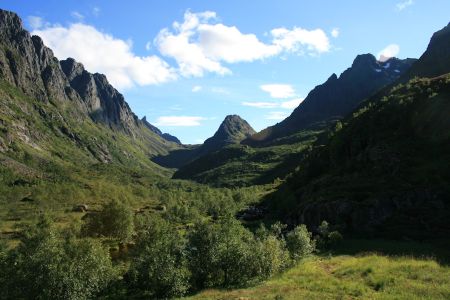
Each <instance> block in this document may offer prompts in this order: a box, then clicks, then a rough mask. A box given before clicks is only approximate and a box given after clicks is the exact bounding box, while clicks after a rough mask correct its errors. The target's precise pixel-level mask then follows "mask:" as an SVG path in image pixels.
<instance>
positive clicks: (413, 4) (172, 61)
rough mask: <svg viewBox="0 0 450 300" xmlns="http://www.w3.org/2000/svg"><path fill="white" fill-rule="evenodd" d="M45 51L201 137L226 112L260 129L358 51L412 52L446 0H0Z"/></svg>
mask: <svg viewBox="0 0 450 300" xmlns="http://www.w3.org/2000/svg"><path fill="white" fill-rule="evenodd" d="M0 8H2V9H7V10H11V11H14V12H16V13H17V14H18V15H19V16H20V17H21V18H22V20H23V23H24V26H25V27H26V29H28V30H29V31H30V32H32V34H37V35H39V36H41V37H42V38H43V40H44V42H45V44H46V45H47V46H49V47H50V48H52V49H53V51H54V53H55V55H56V57H58V58H59V59H65V58H67V57H73V58H75V59H76V60H77V61H79V62H81V63H83V65H84V66H85V68H86V69H87V70H88V71H90V72H92V73H95V72H98V73H104V74H105V75H106V76H107V77H108V80H109V81H110V82H111V83H112V84H113V85H114V87H116V88H117V89H118V90H119V91H120V92H121V93H122V94H123V95H124V96H125V99H126V101H127V102H128V103H129V105H130V107H131V108H132V110H133V111H134V113H135V114H137V115H138V116H139V117H140V118H142V117H143V116H146V117H147V120H148V121H150V122H151V123H152V124H154V125H156V126H157V127H159V128H160V129H161V130H162V131H163V132H168V133H170V134H173V135H175V136H177V137H178V138H179V139H180V140H181V141H182V142H183V143H185V144H196V143H202V142H203V141H204V140H205V139H206V138H208V137H210V136H212V135H213V134H214V132H215V131H216V130H217V128H218V126H219V125H220V123H221V122H222V120H223V119H224V118H225V116H226V115H229V114H238V115H240V116H241V117H242V118H244V119H245V120H247V121H248V122H249V123H250V125H252V127H253V128H254V129H255V130H257V131H259V130H262V129H264V128H266V127H267V126H271V125H274V124H276V123H278V122H280V121H281V120H283V119H284V118H286V117H287V116H288V115H289V114H290V113H291V112H292V110H293V109H294V108H295V107H297V106H298V105H299V104H300V103H301V101H302V100H303V99H304V98H305V97H306V96H307V95H308V92H309V91H310V90H311V89H313V88H314V87H315V86H316V85H318V84H321V83H323V82H324V81H325V80H326V79H327V78H328V77H329V76H330V75H332V74H333V73H336V74H337V75H339V74H340V73H342V72H343V71H344V70H345V69H346V68H348V67H350V66H351V64H352V61H353V59H354V58H355V57H356V55H358V54H363V53H372V54H374V55H375V56H376V57H377V58H378V57H380V55H384V56H386V57H392V56H395V57H399V58H406V57H414V58H418V57H420V55H421V54H422V53H423V52H424V51H425V49H426V47H427V45H428V42H429V40H430V38H431V36H432V34H433V32H435V31H437V30H439V29H441V28H442V27H444V26H445V25H447V24H448V22H449V21H450V18H449V14H448V12H449V11H450V1H448V0H433V1H429V0H428V1H427V0H379V1H361V0H358V1H356V0H355V1H325V0H315V1H303V0H278V1H267V0H258V1H256V0H249V1H243V0H240V1H235V0H227V1H202V0H172V1H145V0H133V1H111V0H108V1H107V0H98V1H84V0H77V1H72V0H68V1H60V0H58V1H55V0H46V1H39V0H34V1H28V0H0Z"/></svg>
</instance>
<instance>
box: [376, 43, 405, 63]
mask: <svg viewBox="0 0 450 300" xmlns="http://www.w3.org/2000/svg"><path fill="white" fill-rule="evenodd" d="M399 52H400V46H399V45H397V44H390V45H387V46H386V47H385V48H384V49H383V50H381V51H380V52H378V54H377V57H378V60H379V61H386V60H388V59H389V58H391V57H396V56H397V55H398V53H399Z"/></svg>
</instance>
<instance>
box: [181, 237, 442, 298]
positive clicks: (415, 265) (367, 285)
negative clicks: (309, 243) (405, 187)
mask: <svg viewBox="0 0 450 300" xmlns="http://www.w3.org/2000/svg"><path fill="white" fill-rule="evenodd" d="M354 242H355V241H353V243H354ZM379 242H380V243H381V244H383V247H384V248H385V249H387V250H388V251H387V252H391V251H390V250H393V249H394V248H396V246H398V247H397V249H402V248H405V247H408V244H410V246H411V247H412V248H410V249H409V250H410V251H413V252H416V255H419V256H416V257H414V256H412V255H394V254H390V255H387V254H382V253H381V252H377V253H375V252H360V253H358V254H352V255H349V254H337V255H333V256H332V255H321V256H312V257H310V258H308V259H305V260H304V261H303V262H301V263H300V264H298V265H297V266H296V267H294V268H292V269H290V270H289V271H287V272H286V273H284V274H282V275H279V276H276V277H274V278H272V279H271V280H269V281H266V282H264V283H261V284H259V285H256V286H254V287H250V288H246V289H237V290H206V291H203V292H201V293H199V294H197V295H195V296H192V297H190V298H188V299H191V300H200V299H201V300H206V299H246V300H247V299H248V300H250V299H277V300H281V299H285V300H287V299H408V300H409V299H450V266H449V264H448V261H447V260H445V259H444V260H443V261H442V260H441V259H442V258H441V257H439V255H438V256H437V257H428V258H427V257H426V256H423V257H421V254H417V253H426V252H428V251H427V249H426V247H422V246H421V245H420V244H419V245H416V244H414V245H413V244H412V243H403V242H399V243H398V244H397V243H396V242H383V241H379ZM346 243H347V242H346ZM361 243H363V244H364V245H363V246H370V245H368V244H374V243H376V242H375V241H362V242H361ZM347 245H348V244H347ZM351 248H352V246H351V245H350V247H349V248H348V249H349V250H351ZM416 250H417V251H416ZM425 255H426V254H425ZM438 261H440V262H438Z"/></svg>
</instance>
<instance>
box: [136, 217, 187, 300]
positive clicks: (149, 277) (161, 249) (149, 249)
mask: <svg viewBox="0 0 450 300" xmlns="http://www.w3.org/2000/svg"><path fill="white" fill-rule="evenodd" d="M184 247H185V243H184V239H183V238H182V237H181V236H180V234H179V232H178V231H177V230H176V229H174V228H173V227H172V226H171V225H170V224H169V223H168V222H167V221H164V220H162V219H160V218H158V217H157V216H154V217H153V218H151V219H148V221H147V222H146V223H145V224H141V229H140V232H139V236H138V243H137V244H136V247H135V249H134V255H133V257H132V261H131V266H130V270H129V272H128V274H127V280H128V282H129V283H130V284H131V286H132V287H134V288H136V289H137V290H140V291H143V293H144V294H145V295H146V296H150V297H152V298H157V299H161V298H170V297H179V296H183V295H184V294H185V293H186V291H187V290H188V288H189V271H188V269H187V266H186V257H185V255H184Z"/></svg>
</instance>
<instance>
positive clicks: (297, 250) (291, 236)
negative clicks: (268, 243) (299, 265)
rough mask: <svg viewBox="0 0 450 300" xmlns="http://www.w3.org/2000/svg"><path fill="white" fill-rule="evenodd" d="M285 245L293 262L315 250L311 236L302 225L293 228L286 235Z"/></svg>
mask: <svg viewBox="0 0 450 300" xmlns="http://www.w3.org/2000/svg"><path fill="white" fill-rule="evenodd" d="M286 245H287V248H288V250H289V253H290V254H291V258H292V259H293V260H295V261H297V260H300V259H302V258H303V257H305V256H307V255H308V254H311V253H312V252H313V251H314V250H315V242H314V240H313V239H312V234H311V232H309V231H308V229H307V228H306V225H304V224H301V225H299V226H297V227H295V228H294V229H293V230H292V231H290V232H289V233H288V234H287V235H286Z"/></svg>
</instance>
